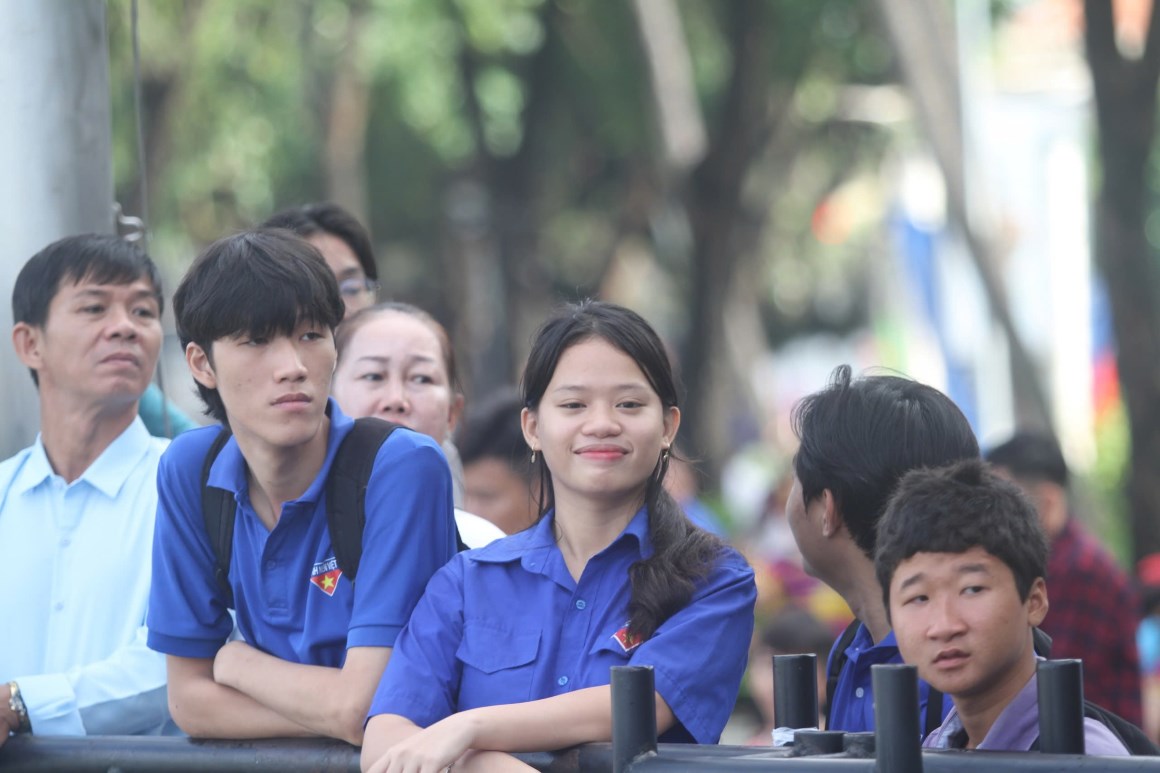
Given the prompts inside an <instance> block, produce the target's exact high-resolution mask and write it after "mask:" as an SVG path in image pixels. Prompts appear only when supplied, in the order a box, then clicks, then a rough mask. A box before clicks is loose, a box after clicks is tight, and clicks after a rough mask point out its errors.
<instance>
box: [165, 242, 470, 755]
mask: <svg viewBox="0 0 1160 773" xmlns="http://www.w3.org/2000/svg"><path fill="white" fill-rule="evenodd" d="M174 306H175V310H176V315H177V326H178V331H179V333H180V335H181V338H182V342H183V344H184V345H185V351H186V361H187V363H188V365H189V368H190V370H191V372H192V373H193V377H194V379H195V380H196V382H197V387H198V390H199V391H200V393H201V395H202V398H203V399H204V401H205V402H206V404H207V406H208V407H209V413H210V414H211V415H212V416H213V417H214V418H216V419H218V420H220V421H221V422H222V423H223V424H226V425H228V427H229V428H230V430H231V431H232V437H231V438H230V440H229V441H228V442H227V443H226V444H225V446H224V447H223V448H222V449H221V452H220V453H219V454H218V456H217V458H216V459H215V460H214V462H213V464H212V467H211V468H210V470H209V478H208V485H210V486H214V487H218V488H222V489H225V490H227V491H230V492H233V494H234V496H235V498H236V500H237V503H238V506H237V511H236V520H235V525H234V535H233V549H232V559H231V561H230V563H229V566H230V572H229V585H230V588H231V591H232V594H233V598H234V604H235V609H236V617H237V628H238V631H239V633H240V634H241V637H242V640H239V641H229V642H227V638H228V637H229V636H230V632H231V628H232V623H231V619H230V615H229V610H228V608H227V604H228V602H227V599H226V598H225V596H224V593H223V591H222V589H221V588H219V586H218V583H217V580H216V578H215V574H214V569H215V565H216V563H215V556H214V551H213V547H212V545H211V541H210V538H209V535H208V534H207V533H206V527H205V522H204V519H203V513H202V484H201V475H202V468H203V463H204V460H205V458H206V454H207V452H208V451H209V448H210V446H211V445H212V443H213V441H214V439H215V437H216V436H217V434H218V432H219V430H218V429H217V428H206V429H203V430H194V431H192V432H189V433H186V434H184V435H182V436H181V437H179V438H178V439H177V440H176V441H174V443H173V444H172V445H171V446H170V447H169V451H168V452H167V453H166V454H165V456H164V457H163V458H162V460H161V466H160V469H159V471H158V489H159V504H158V521H157V528H156V536H155V542H154V584H153V591H152V596H151V599H150V605H149V628H150V632H149V645H150V646H151V647H152V648H154V649H156V650H159V651H161V652H164V653H165V654H166V655H167V656H168V658H167V662H168V671H169V702H170V709H171V711H172V713H173V716H174V719H175V720H176V721H177V723H178V724H179V725H180V726H181V727H182V729H184V730H186V731H187V732H188V733H189V734H190V735H194V736H199V737H219V738H221V737H230V738H253V737H263V736H291V735H323V736H331V737H336V738H342V739H345V740H347V741H349V742H351V743H355V744H358V743H360V742H361V739H362V724H363V718H364V717H365V715H366V710H367V707H368V705H369V704H370V699H371V695H372V693H373V691H374V687H375V685H376V683H377V681H378V678H379V676H380V674H381V673H382V670H383V668H384V667H385V665H386V663H387V660H388V658H389V657H390V653H391V648H392V647H393V645H394V643H395V638H396V636H397V635H398V633H399V631H400V630H401V629H402V627H403V625H404V624H405V623H406V621H407V618H408V617H409V615H410V613H411V609H412V608H413V607H414V605H415V603H416V602H417V601H418V599H419V596H420V594H421V593H422V590H423V587H424V585H425V584H426V582H427V580H428V579H429V578H430V577H431V575H432V574H433V573H434V571H435V570H436V569H438V568H439V567H440V566H442V565H443V564H444V563H445V562H446V561H447V560H448V559H449V558H450V557H451V556H452V555H453V554H454V551H455V536H454V535H455V532H454V525H453V521H452V515H451V513H452V503H451V479H450V473H449V471H448V467H447V463H446V461H445V459H444V458H443V455H442V452H441V451H440V450H439V447H438V445H436V444H435V443H434V442H433V441H431V440H430V439H428V438H426V437H425V436H423V435H419V434H417V433H413V432H410V431H407V430H405V429H398V430H396V431H395V432H394V433H392V434H391V436H390V437H389V438H388V439H387V441H386V442H385V443H383V445H382V447H381V448H380V449H379V451H378V455H377V457H376V461H375V466H374V471H373V472H372V473H371V476H370V478H369V481H368V486H367V492H366V507H365V514H366V525H365V529H364V532H363V545H364V550H363V553H362V558H361V562H360V564H359V573H358V583H357V584H352V583H351V582H350V580H349V579H348V578H346V577H344V576H343V575H342V570H341V569H340V568H338V567H337V566H336V563H335V554H334V548H333V546H332V544H331V540H330V534H329V530H328V527H327V519H326V496H325V482H326V478H327V475H328V473H329V472H330V467H331V464H332V462H333V460H334V457H335V453H336V451H337V449H338V446H339V444H340V443H341V441H342V440H343V438H344V437H345V436H346V434H347V433H348V432H349V431H350V429H351V427H352V426H353V422H352V421H351V420H350V419H349V418H347V417H346V416H344V415H343V414H342V412H341V411H340V410H339V409H338V407H337V406H336V405H335V404H334V403H333V401H331V400H329V399H328V395H329V392H330V379H331V376H332V374H333V372H334V366H335V347H334V336H333V332H334V327H335V326H336V325H337V324H338V322H339V321H340V320H341V318H342V315H343V305H342V300H341V297H340V295H339V291H338V286H337V284H336V283H335V279H334V276H333V274H332V273H331V272H330V270H329V269H328V268H327V266H326V264H325V263H324V262H323V261H322V259H321V257H320V256H319V255H318V253H317V252H316V251H315V250H314V249H313V248H312V247H310V246H309V245H308V244H307V243H306V242H304V241H302V240H300V239H298V238H296V237H294V236H292V235H291V234H289V233H288V232H285V231H278V230H264V231H263V230H259V231H252V232H245V233H241V234H238V235H236V236H232V237H229V238H226V239H223V240H221V241H219V242H217V243H216V244H214V245H212V246H210V247H209V248H208V249H207V250H206V251H205V252H204V253H203V254H202V255H201V256H200V257H199V258H198V259H197V261H196V262H195V263H194V265H193V266H192V268H191V269H190V271H189V273H188V274H187V275H186V277H185V279H184V280H183V281H182V283H181V286H180V287H179V288H178V290H177V293H176V294H175V296H174Z"/></svg>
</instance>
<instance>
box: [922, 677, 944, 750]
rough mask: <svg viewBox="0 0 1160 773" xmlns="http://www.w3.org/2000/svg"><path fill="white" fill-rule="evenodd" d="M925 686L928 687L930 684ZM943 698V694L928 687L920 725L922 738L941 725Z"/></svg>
mask: <svg viewBox="0 0 1160 773" xmlns="http://www.w3.org/2000/svg"><path fill="white" fill-rule="evenodd" d="M927 686H928V687H930V685H927ZM943 700H944V698H943V694H942V693H941V692H939V691H938V690H936V689H934V688H933V687H930V689H929V690H928V691H927V693H926V716H925V717H924V720H923V726H922V737H923V738H926V737H927V736H928V735H930V734H931V733H933V732H934V731H935V730H938V729H939V727H941V726H942V719H943Z"/></svg>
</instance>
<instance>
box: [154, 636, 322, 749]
mask: <svg viewBox="0 0 1160 773" xmlns="http://www.w3.org/2000/svg"><path fill="white" fill-rule="evenodd" d="M166 660H167V663H168V667H169V711H170V713H171V714H172V715H173V719H174V721H175V722H177V725H178V727H180V728H181V729H182V730H184V731H185V732H187V733H189V734H190V735H191V736H193V737H194V738H280V737H292V736H308V735H318V734H317V733H312V732H311V731H310V730H308V729H307V728H305V727H303V726H302V725H298V724H295V723H294V722H291V721H290V720H289V719H287V718H286V717H284V716H282V715H281V714H279V713H278V712H276V711H274V710H272V709H269V708H267V707H266V706H263V705H262V704H261V703H259V702H258V701H256V700H254V699H253V698H251V697H250V696H248V695H246V694H244V693H241V692H239V691H237V690H235V689H234V688H232V687H227V686H226V685H223V684H218V683H217V682H215V681H214V678H213V664H214V661H213V658H183V657H178V656H177V655H169V656H167V658H166Z"/></svg>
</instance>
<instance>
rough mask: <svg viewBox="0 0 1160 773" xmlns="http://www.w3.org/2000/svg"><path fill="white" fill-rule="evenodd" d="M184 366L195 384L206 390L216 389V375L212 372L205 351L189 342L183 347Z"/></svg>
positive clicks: (211, 366) (211, 364) (211, 365)
mask: <svg viewBox="0 0 1160 773" xmlns="http://www.w3.org/2000/svg"><path fill="white" fill-rule="evenodd" d="M185 364H186V365H188V366H189V372H190V373H192V374H193V378H194V380H195V381H197V383H199V384H201V385H202V386H203V387H205V388H206V389H217V374H215V373H214V372H213V363H211V362H210V359H209V354H207V353H206V351H205V349H202V348H201V347H200V346H198V345H197V344H195V343H194V342H192V341H190V342H189V344H188V345H187V346H186V347H185Z"/></svg>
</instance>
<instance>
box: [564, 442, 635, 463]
mask: <svg viewBox="0 0 1160 773" xmlns="http://www.w3.org/2000/svg"><path fill="white" fill-rule="evenodd" d="M627 453H628V451H627V449H624V448H621V447H620V446H617V445H609V444H606V443H601V444H598V445H590V446H584V447H583V448H578V449H576V454H578V455H579V456H583V457H584V458H586V459H596V460H601V461H607V460H613V459H620V458H621V457H623V456H624V455H625V454H627Z"/></svg>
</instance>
